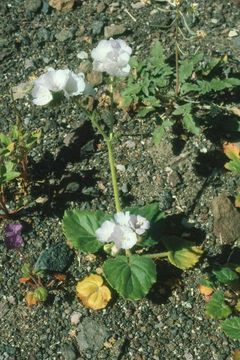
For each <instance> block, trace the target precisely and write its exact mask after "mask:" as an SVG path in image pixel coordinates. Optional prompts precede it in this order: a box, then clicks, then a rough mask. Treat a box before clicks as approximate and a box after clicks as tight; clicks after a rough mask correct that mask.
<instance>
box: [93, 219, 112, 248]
mask: <svg viewBox="0 0 240 360" xmlns="http://www.w3.org/2000/svg"><path fill="white" fill-rule="evenodd" d="M115 226H116V224H115V223H114V222H113V221H109V220H106V221H104V223H103V224H102V225H101V227H100V228H98V229H97V230H96V237H97V239H98V240H99V241H101V242H104V243H108V242H111V241H112V240H111V235H112V233H113V231H114V229H115Z"/></svg>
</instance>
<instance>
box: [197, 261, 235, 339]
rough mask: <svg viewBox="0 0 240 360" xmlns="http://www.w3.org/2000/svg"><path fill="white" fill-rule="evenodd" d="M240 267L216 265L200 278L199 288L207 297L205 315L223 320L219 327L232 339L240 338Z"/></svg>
mask: <svg viewBox="0 0 240 360" xmlns="http://www.w3.org/2000/svg"><path fill="white" fill-rule="evenodd" d="M239 274H240V268H239V266H237V265H233V264H226V265H224V266H218V267H216V268H214V269H213V270H212V272H211V273H210V274H209V275H208V276H207V277H205V278H203V279H201V281H200V286H199V290H200V292H201V294H202V295H204V296H205V298H206V299H207V305H206V315H207V316H209V317H211V318H212V319H214V320H223V321H222V322H221V328H222V330H223V331H224V332H225V334H226V335H227V336H229V337H230V338H232V339H237V340H239V339H240V316H239V313H240V276H239Z"/></svg>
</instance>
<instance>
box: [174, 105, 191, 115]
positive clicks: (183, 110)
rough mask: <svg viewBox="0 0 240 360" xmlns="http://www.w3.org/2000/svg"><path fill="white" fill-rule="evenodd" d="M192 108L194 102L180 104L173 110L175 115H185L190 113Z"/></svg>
mask: <svg viewBox="0 0 240 360" xmlns="http://www.w3.org/2000/svg"><path fill="white" fill-rule="evenodd" d="M191 110H192V104H190V103H187V104H184V105H180V106H178V107H177V108H176V109H175V110H174V111H173V112H172V114H173V115H184V114H188V113H190V112H191Z"/></svg>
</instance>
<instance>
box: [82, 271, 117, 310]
mask: <svg viewBox="0 0 240 360" xmlns="http://www.w3.org/2000/svg"><path fill="white" fill-rule="evenodd" d="M76 290H77V296H78V297H79V299H80V300H81V302H82V303H83V305H84V306H86V307H87V308H90V309H93V310H99V309H104V308H105V307H106V306H107V304H108V302H109V301H110V300H111V297H112V296H111V292H110V290H109V288H108V287H107V286H105V285H103V278H102V277H101V276H99V275H94V274H91V275H90V276H87V277H86V278H85V279H83V280H82V281H79V282H78V283H77V286H76Z"/></svg>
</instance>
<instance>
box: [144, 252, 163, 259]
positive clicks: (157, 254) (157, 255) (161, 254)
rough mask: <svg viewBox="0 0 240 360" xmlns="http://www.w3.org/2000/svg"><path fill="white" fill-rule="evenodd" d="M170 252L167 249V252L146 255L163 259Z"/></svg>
mask: <svg viewBox="0 0 240 360" xmlns="http://www.w3.org/2000/svg"><path fill="white" fill-rule="evenodd" d="M168 254H169V252H168V251H165V252H161V253H156V254H146V255H144V256H145V257H148V258H151V259H161V258H165V257H168Z"/></svg>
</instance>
